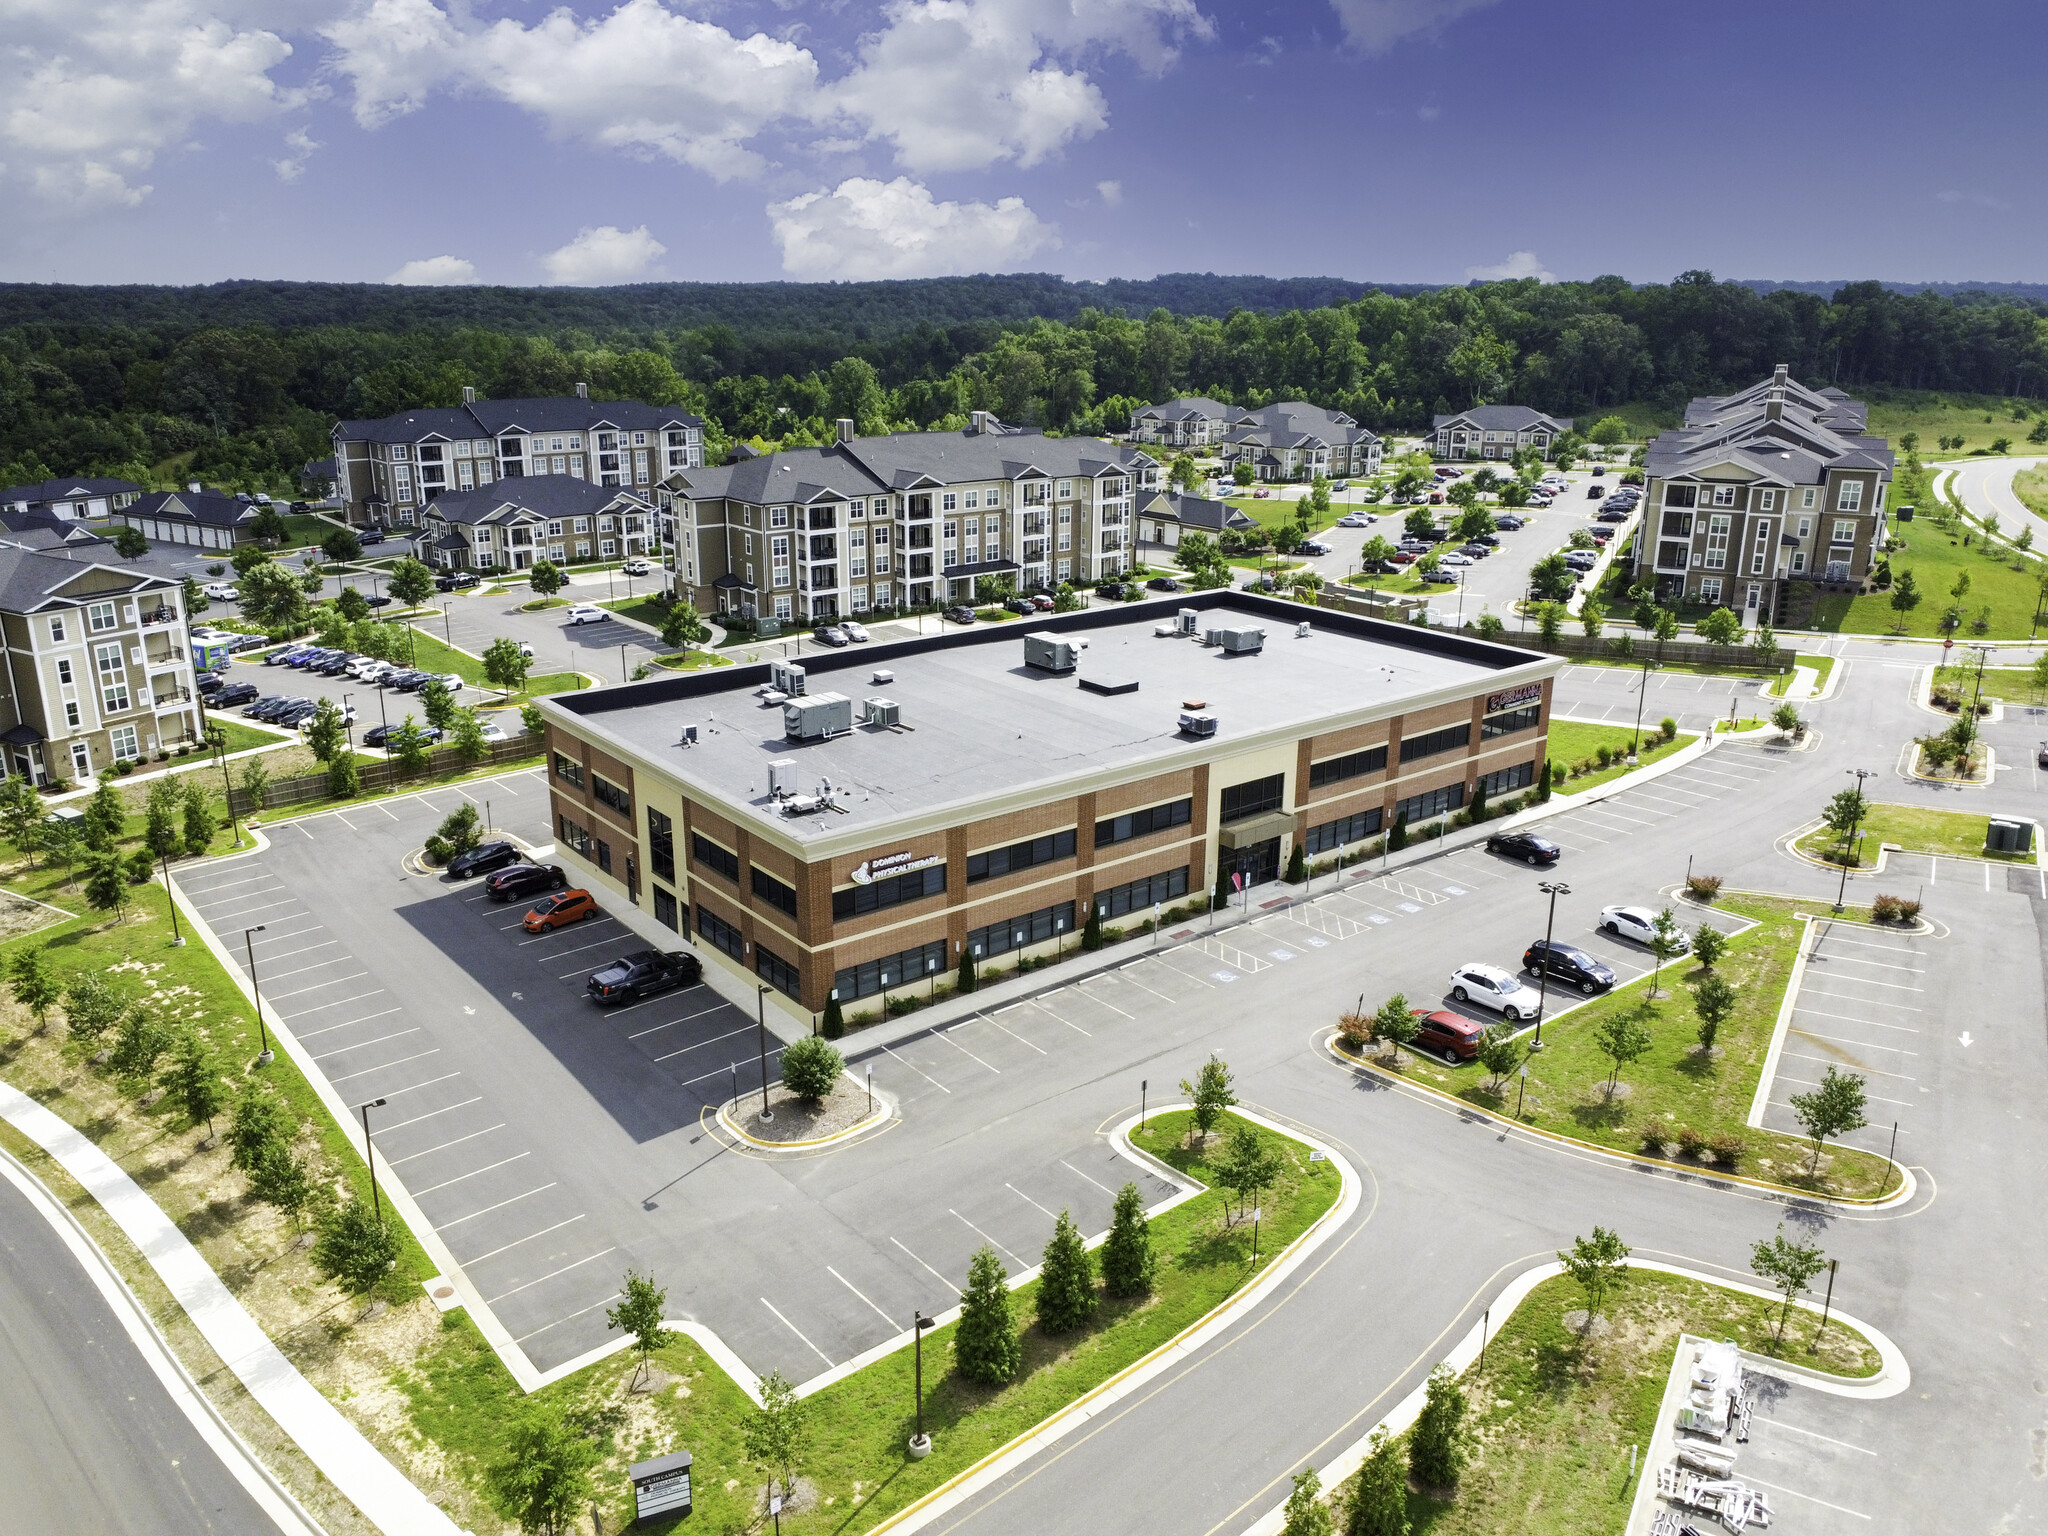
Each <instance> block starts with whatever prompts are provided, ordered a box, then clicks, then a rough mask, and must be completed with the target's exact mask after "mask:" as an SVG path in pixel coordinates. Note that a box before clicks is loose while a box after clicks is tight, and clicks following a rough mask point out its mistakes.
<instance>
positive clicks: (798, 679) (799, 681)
mask: <svg viewBox="0 0 2048 1536" xmlns="http://www.w3.org/2000/svg"><path fill="white" fill-rule="evenodd" d="M768 685H769V686H770V687H771V688H773V689H775V690H776V692H778V693H786V694H788V695H789V696H790V697H791V698H795V697H796V696H797V695H798V694H800V693H802V692H803V691H804V669H803V668H802V667H800V666H798V665H797V664H796V663H795V662H793V661H771V662H769V663H768Z"/></svg>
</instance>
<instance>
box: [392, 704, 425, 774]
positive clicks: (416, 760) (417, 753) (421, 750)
mask: <svg viewBox="0 0 2048 1536" xmlns="http://www.w3.org/2000/svg"><path fill="white" fill-rule="evenodd" d="M431 750H432V743H431V742H430V741H429V740H428V739H427V733H426V732H425V731H423V730H421V729H420V727H419V725H418V723H417V722H415V721H414V719H413V717H412V716H411V715H409V714H408V715H407V716H406V717H405V718H404V719H403V720H401V721H399V722H398V724H397V725H395V726H393V727H392V729H391V734H390V735H389V736H387V737H385V738H384V751H385V753H386V755H387V756H389V757H390V759H391V761H392V762H394V763H396V764H398V771H399V772H400V773H402V774H405V775H406V776H407V777H410V776H412V775H413V774H417V773H425V772H426V770H427V761H428V756H429V753H430V752H431Z"/></svg>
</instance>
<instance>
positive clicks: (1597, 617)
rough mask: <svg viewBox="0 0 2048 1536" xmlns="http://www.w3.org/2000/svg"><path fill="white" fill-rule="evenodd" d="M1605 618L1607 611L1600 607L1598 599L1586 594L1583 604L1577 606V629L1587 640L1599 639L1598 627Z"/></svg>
mask: <svg viewBox="0 0 2048 1536" xmlns="http://www.w3.org/2000/svg"><path fill="white" fill-rule="evenodd" d="M1606 618H1607V610H1606V609H1605V608H1602V607H1601V606H1600V599H1599V598H1597V597H1595V596H1594V595H1593V594H1592V593H1590V592H1588V593H1587V594H1586V600H1585V602H1583V603H1581V604H1580V605H1579V627H1580V628H1581V629H1583V630H1584V631H1585V632H1586V637H1587V638H1588V639H1589V640H1598V639H1599V638H1600V626H1601V625H1602V623H1604V622H1605V620H1606Z"/></svg>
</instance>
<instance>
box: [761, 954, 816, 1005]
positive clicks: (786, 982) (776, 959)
mask: <svg viewBox="0 0 2048 1536" xmlns="http://www.w3.org/2000/svg"><path fill="white" fill-rule="evenodd" d="M754 969H755V970H756V971H757V972H758V973H759V974H760V977H761V979H762V980H763V981H765V982H767V983H768V985H769V986H771V987H773V988H775V989H776V990H777V991H778V992H785V993H787V994H788V995H789V996H791V997H793V998H795V999H796V1000H797V1001H798V1002H802V1001H803V996H804V983H803V977H802V975H801V974H800V973H799V972H798V971H797V968H796V967H795V966H793V965H791V964H790V963H789V962H788V961H787V960H785V959H783V958H782V956H780V955H778V954H776V953H774V952H773V951H772V950H769V949H766V948H763V947H762V946H761V945H759V944H756V945H755V946H754Z"/></svg>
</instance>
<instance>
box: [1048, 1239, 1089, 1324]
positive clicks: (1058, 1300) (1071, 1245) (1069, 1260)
mask: <svg viewBox="0 0 2048 1536" xmlns="http://www.w3.org/2000/svg"><path fill="white" fill-rule="evenodd" d="M1039 1263H1040V1267H1039V1271H1038V1326H1039V1327H1040V1328H1041V1329H1042V1330H1044V1331H1045V1332H1047V1333H1071V1332H1073V1330H1074V1329H1076V1328H1079V1327H1080V1326H1081V1325H1082V1324H1084V1323H1086V1322H1087V1321H1088V1319H1089V1318H1091V1317H1093V1316H1094V1315H1095V1261H1094V1259H1093V1258H1092V1257H1091V1256H1090V1255H1089V1252H1088V1245H1087V1244H1086V1243H1084V1242H1082V1241H1081V1229H1080V1228H1079V1227H1077V1226H1075V1225H1074V1218H1073V1217H1072V1216H1071V1215H1069V1214H1068V1213H1067V1212H1065V1211H1061V1212H1060V1214H1059V1219H1058V1220H1057V1221H1055V1222H1054V1223H1053V1228H1052V1236H1051V1237H1050V1238H1049V1239H1047V1241H1046V1245H1045V1255H1044V1257H1043V1258H1042V1259H1041V1260H1040V1261H1039Z"/></svg>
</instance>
